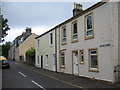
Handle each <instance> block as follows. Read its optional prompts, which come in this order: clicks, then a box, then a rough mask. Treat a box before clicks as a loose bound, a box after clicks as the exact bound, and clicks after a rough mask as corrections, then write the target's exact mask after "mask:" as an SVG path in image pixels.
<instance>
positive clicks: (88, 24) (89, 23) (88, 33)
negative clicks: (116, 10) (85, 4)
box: [85, 13, 94, 39]
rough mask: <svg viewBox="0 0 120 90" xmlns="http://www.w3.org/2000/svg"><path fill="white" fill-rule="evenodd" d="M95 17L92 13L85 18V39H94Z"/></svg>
mask: <svg viewBox="0 0 120 90" xmlns="http://www.w3.org/2000/svg"><path fill="white" fill-rule="evenodd" d="M93 35H94V33H93V15H92V13H90V14H88V15H86V16H85V39H90V38H93V37H94V36H93Z"/></svg>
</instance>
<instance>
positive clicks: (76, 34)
mask: <svg viewBox="0 0 120 90" xmlns="http://www.w3.org/2000/svg"><path fill="white" fill-rule="evenodd" d="M75 23H77V21H74V22H72V41H75V40H78V27H77V33H75V34H73V32H74V24H75ZM77 26H78V23H77ZM74 36H77V38H75V39H74V38H73V37H74Z"/></svg>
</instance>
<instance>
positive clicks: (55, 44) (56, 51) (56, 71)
mask: <svg viewBox="0 0 120 90" xmlns="http://www.w3.org/2000/svg"><path fill="white" fill-rule="evenodd" d="M56 30H57V29H56V28H55V61H56V62H55V66H56V72H57V31H56Z"/></svg>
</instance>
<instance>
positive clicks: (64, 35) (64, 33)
mask: <svg viewBox="0 0 120 90" xmlns="http://www.w3.org/2000/svg"><path fill="white" fill-rule="evenodd" d="M66 41H67V38H66V26H64V27H62V43H65V42H66Z"/></svg>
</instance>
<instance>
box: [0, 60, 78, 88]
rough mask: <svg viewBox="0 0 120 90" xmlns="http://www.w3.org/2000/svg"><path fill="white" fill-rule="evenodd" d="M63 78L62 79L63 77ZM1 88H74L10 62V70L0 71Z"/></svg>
mask: <svg viewBox="0 0 120 90" xmlns="http://www.w3.org/2000/svg"><path fill="white" fill-rule="evenodd" d="M63 78H64V77H63ZM2 88H41V89H43V90H46V89H48V88H76V87H74V86H72V85H69V84H66V83H64V82H61V81H58V80H55V79H53V78H50V77H47V76H45V75H43V74H40V73H37V72H34V71H31V70H30V69H26V68H24V67H22V66H20V65H18V64H17V63H13V62H11V67H10V69H3V70H2Z"/></svg>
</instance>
